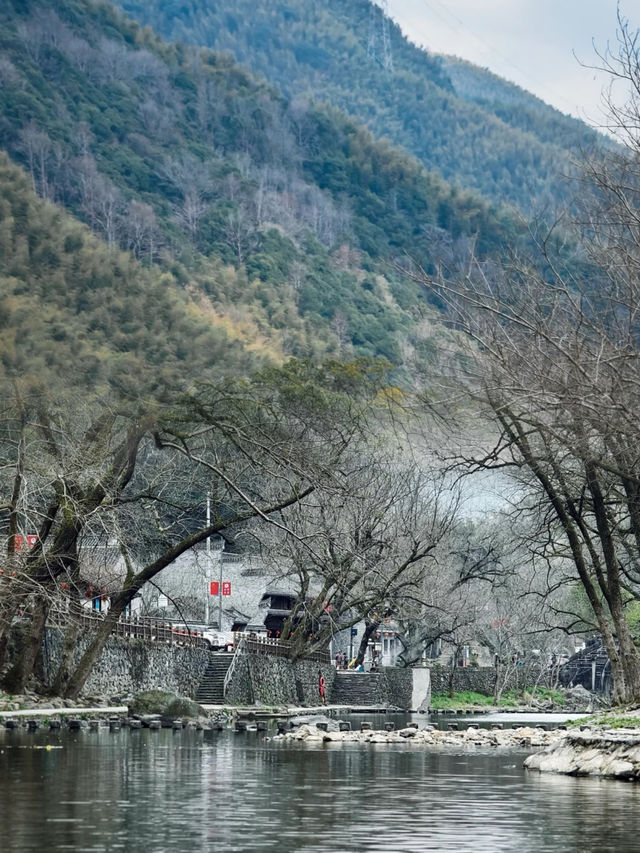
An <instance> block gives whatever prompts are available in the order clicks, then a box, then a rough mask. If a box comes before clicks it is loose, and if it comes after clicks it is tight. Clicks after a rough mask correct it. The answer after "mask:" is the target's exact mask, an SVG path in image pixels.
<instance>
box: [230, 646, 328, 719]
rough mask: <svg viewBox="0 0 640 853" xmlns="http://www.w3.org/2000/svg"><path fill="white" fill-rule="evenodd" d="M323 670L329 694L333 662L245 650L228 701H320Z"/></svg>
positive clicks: (269, 702) (296, 702)
mask: <svg viewBox="0 0 640 853" xmlns="http://www.w3.org/2000/svg"><path fill="white" fill-rule="evenodd" d="M319 672H322V674H323V675H324V678H325V685H326V695H327V697H328V696H329V694H330V692H331V687H332V685H333V679H334V678H335V670H334V668H333V667H332V666H331V665H330V664H319V663H315V662H313V661H305V660H299V661H295V662H292V661H290V660H288V659H287V658H281V657H276V656H275V655H268V654H254V653H251V652H244V653H243V654H241V656H240V658H239V659H238V662H237V663H236V666H235V669H234V672H233V674H232V677H231V681H230V683H229V686H228V689H227V694H226V696H225V702H227V703H228V704H229V705H250V704H254V703H255V704H259V705H306V706H310V705H311V706H312V705H318V704H320V695H319V693H318V678H319Z"/></svg>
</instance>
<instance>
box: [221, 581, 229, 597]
mask: <svg viewBox="0 0 640 853" xmlns="http://www.w3.org/2000/svg"><path fill="white" fill-rule="evenodd" d="M222 594H223V595H231V581H222Z"/></svg>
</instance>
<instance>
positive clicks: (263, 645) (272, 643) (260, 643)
mask: <svg viewBox="0 0 640 853" xmlns="http://www.w3.org/2000/svg"><path fill="white" fill-rule="evenodd" d="M240 640H243V641H244V643H245V646H244V648H245V650H246V651H248V652H252V653H253V654H258V655H274V656H275V657H282V658H290V657H292V652H293V644H292V643H289V642H288V641H287V640H280V639H276V638H275V637H262V636H259V635H257V634H254V635H253V636H252V635H251V634H234V645H236V646H237V645H238V644H239V642H240ZM300 657H301V658H302V659H303V660H311V661H317V662H318V663H330V657H329V652H328V651H325V650H318V651H313V652H307V653H305V654H302V655H301V656H300Z"/></svg>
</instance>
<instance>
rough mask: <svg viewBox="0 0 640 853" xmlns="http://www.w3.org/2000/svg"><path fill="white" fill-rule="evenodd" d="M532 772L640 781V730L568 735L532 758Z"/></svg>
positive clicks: (526, 764)
mask: <svg viewBox="0 0 640 853" xmlns="http://www.w3.org/2000/svg"><path fill="white" fill-rule="evenodd" d="M524 766H525V767H526V768H527V769H529V770H539V771H540V772H541V773H562V774H565V775H569V776H603V777H608V778H615V779H627V780H638V779H640V728H635V729H617V730H614V729H608V730H607V729H605V730H603V731H593V730H589V731H580V732H565V733H564V737H563V738H561V739H560V740H558V741H556V742H555V743H552V744H550V745H549V746H548V747H547V748H546V749H544V750H543V751H541V752H539V753H537V754H535V755H531V756H529V758H527V760H526V761H525V763H524Z"/></svg>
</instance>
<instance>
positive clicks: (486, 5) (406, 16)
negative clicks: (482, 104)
mask: <svg viewBox="0 0 640 853" xmlns="http://www.w3.org/2000/svg"><path fill="white" fill-rule="evenodd" d="M378 2H379V3H380V4H381V2H382V0H378ZM387 2H388V9H389V14H390V16H391V18H393V20H394V21H396V22H397V23H398V24H399V25H400V26H401V28H402V30H403V31H404V33H405V34H406V35H407V36H408V38H409V39H410V40H411V41H413V42H415V43H416V44H419V45H422V46H424V47H426V48H428V49H429V50H431V51H433V52H435V53H447V54H454V55H455V56H460V57H462V58H463V59H468V60H469V61H470V62H473V63H474V64H476V65H480V66H482V67H483V68H489V69H490V70H491V71H493V72H494V73H496V74H498V75H499V76H500V77H505V78H506V79H508V80H511V81H512V82H514V83H517V84H518V85H519V86H522V87H523V88H524V89H527V90H528V91H530V92H533V93H534V94H535V95H538V97H540V98H542V100H544V101H546V102H547V103H549V104H552V105H553V106H555V107H557V108H558V109H559V110H561V111H562V112H564V113H571V114H572V115H574V116H577V117H578V118H581V119H583V120H586V121H587V122H589V123H590V124H599V123H601V122H602V117H603V113H602V109H601V101H600V95H601V92H602V88H603V86H604V84H605V83H606V78H605V77H604V75H602V74H601V73H598V72H596V71H594V70H593V69H589V68H584V67H582V66H581V65H580V62H582V63H583V64H587V65H589V64H593V63H594V62H597V56H596V55H595V53H594V47H593V44H594V42H595V46H596V47H597V48H598V49H599V50H600V51H604V50H606V47H607V43H611V44H612V45H614V44H615V40H616V29H617V17H616V10H617V5H618V0H387ZM620 10H621V13H622V15H623V17H626V18H628V19H629V22H630V25H631V26H632V28H633V29H636V28H638V27H640V0H620ZM574 53H575V55H574ZM576 56H577V57H578V58H577V59H576ZM578 60H580V62H579V61H578Z"/></svg>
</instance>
